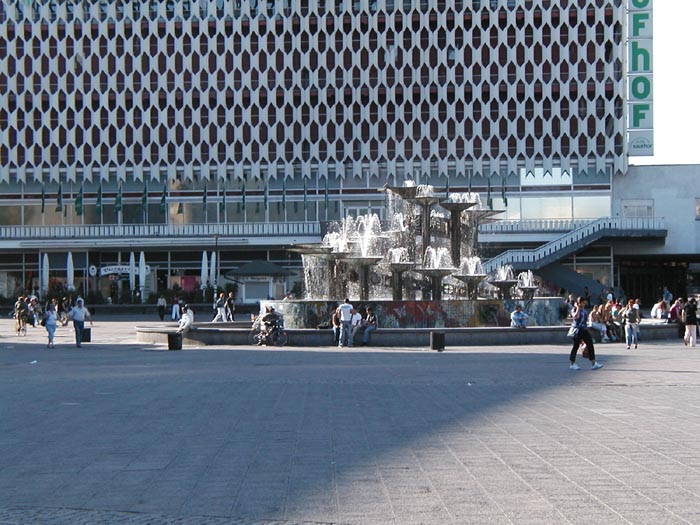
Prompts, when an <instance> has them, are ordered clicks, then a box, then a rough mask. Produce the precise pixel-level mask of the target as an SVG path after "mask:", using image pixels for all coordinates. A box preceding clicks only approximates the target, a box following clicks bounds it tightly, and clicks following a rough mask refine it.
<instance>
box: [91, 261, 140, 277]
mask: <svg viewBox="0 0 700 525" xmlns="http://www.w3.org/2000/svg"><path fill="white" fill-rule="evenodd" d="M134 271H135V272H136V273H138V271H139V269H138V266H137V267H136V268H134ZM128 273H129V265H128V264H112V265H108V266H101V267H100V277H102V276H103V275H115V274H116V275H119V274H128ZM150 273H151V267H150V266H149V265H146V275H148V274H150Z"/></svg>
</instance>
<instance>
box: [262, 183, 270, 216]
mask: <svg viewBox="0 0 700 525" xmlns="http://www.w3.org/2000/svg"><path fill="white" fill-rule="evenodd" d="M269 194H270V187H269V185H268V184H267V182H266V183H265V190H264V193H263V202H264V204H265V211H267V206H268V199H269Z"/></svg>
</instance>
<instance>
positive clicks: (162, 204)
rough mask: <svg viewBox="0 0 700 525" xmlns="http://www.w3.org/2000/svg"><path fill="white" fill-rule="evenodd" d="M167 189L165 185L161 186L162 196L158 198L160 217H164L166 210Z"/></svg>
mask: <svg viewBox="0 0 700 525" xmlns="http://www.w3.org/2000/svg"><path fill="white" fill-rule="evenodd" d="M167 197H168V188H167V186H166V185H165V184H163V195H161V196H160V213H161V214H162V215H165V211H166V210H167V208H168V201H167Z"/></svg>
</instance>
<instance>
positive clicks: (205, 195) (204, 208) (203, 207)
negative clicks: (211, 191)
mask: <svg viewBox="0 0 700 525" xmlns="http://www.w3.org/2000/svg"><path fill="white" fill-rule="evenodd" d="M202 211H207V183H206V182H205V183H204V193H203V194H202Z"/></svg>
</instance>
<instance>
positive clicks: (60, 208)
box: [56, 182, 63, 212]
mask: <svg viewBox="0 0 700 525" xmlns="http://www.w3.org/2000/svg"><path fill="white" fill-rule="evenodd" d="M56 211H57V212H61V211H63V185H62V183H60V182H59V183H58V193H57V194H56Z"/></svg>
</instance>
